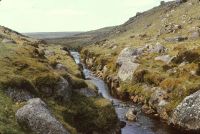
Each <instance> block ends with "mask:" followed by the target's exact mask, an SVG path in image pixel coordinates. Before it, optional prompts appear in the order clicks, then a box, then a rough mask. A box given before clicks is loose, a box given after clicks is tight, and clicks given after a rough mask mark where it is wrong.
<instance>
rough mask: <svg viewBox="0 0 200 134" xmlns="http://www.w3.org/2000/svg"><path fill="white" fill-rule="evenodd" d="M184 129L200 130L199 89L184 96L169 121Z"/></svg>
mask: <svg viewBox="0 0 200 134" xmlns="http://www.w3.org/2000/svg"><path fill="white" fill-rule="evenodd" d="M169 122H170V123H171V124H174V125H176V126H179V127H181V128H183V129H185V130H189V131H198V132H199V130H200V90H199V91H197V92H196V93H194V94H192V95H190V96H188V97H186V98H185V99H184V100H183V101H182V102H181V103H180V104H179V105H178V106H177V107H176V109H175V110H174V111H173V114H172V116H171V118H170V121H169Z"/></svg>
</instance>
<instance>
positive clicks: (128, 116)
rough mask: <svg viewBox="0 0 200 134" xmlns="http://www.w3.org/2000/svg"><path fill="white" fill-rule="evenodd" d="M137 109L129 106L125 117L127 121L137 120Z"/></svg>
mask: <svg viewBox="0 0 200 134" xmlns="http://www.w3.org/2000/svg"><path fill="white" fill-rule="evenodd" d="M136 114H137V111H136V110H135V109H134V108H130V109H129V110H128V112H127V113H126V119H127V120H128V121H136V120H137V116H136Z"/></svg>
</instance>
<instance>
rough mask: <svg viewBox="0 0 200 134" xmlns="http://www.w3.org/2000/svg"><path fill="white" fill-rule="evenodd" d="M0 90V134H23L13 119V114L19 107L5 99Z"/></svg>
mask: <svg viewBox="0 0 200 134" xmlns="http://www.w3.org/2000/svg"><path fill="white" fill-rule="evenodd" d="M1 90H2V89H1V88H0V133H2V134H25V133H26V132H24V131H23V130H22V129H21V128H20V126H19V125H18V124H17V121H16V119H15V112H16V110H17V109H18V108H19V107H20V105H19V104H15V103H13V102H12V100H11V99H10V98H9V97H7V96H6V95H5V94H4V93H3V92H2V91H1Z"/></svg>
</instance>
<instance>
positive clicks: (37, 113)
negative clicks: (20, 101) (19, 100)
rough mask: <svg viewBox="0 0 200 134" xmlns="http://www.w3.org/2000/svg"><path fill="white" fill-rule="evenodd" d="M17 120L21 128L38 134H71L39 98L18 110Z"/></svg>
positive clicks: (31, 100)
mask: <svg viewBox="0 0 200 134" xmlns="http://www.w3.org/2000/svg"><path fill="white" fill-rule="evenodd" d="M16 119H17V122H18V123H19V124H20V125H21V127H23V128H24V129H27V130H31V131H32V132H34V133H37V134H69V132H67V131H66V130H65V129H64V127H63V126H62V124H61V123H60V122H58V121H57V120H56V118H55V117H54V116H53V115H52V114H51V112H50V111H49V110H48V108H47V105H46V104H45V103H44V102H43V101H42V100H41V99H39V98H35V99H30V100H29V101H28V102H27V104H26V105H24V106H23V107H22V108H20V109H19V110H17V113H16Z"/></svg>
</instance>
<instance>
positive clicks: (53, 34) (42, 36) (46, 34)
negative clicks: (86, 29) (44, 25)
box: [23, 32, 81, 39]
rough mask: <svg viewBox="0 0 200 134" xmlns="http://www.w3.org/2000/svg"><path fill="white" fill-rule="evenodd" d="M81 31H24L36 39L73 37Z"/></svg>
mask: <svg viewBox="0 0 200 134" xmlns="http://www.w3.org/2000/svg"><path fill="white" fill-rule="evenodd" d="M80 33H81V32H35V33H23V34H24V35H26V36H29V37H32V38H35V39H56V38H64V37H71V36H73V35H76V34H80Z"/></svg>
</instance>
